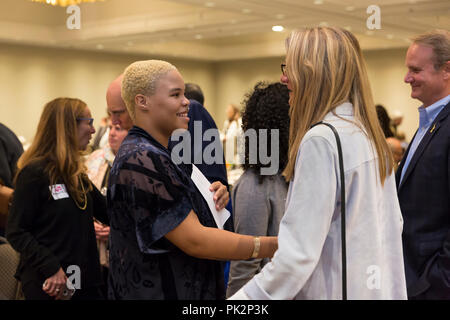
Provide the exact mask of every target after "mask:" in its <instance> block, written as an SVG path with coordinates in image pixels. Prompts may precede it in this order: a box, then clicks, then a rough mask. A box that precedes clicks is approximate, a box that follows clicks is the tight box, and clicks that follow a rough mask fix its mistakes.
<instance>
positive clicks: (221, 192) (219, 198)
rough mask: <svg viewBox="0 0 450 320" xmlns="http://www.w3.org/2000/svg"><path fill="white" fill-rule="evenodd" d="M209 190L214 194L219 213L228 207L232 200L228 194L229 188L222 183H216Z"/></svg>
mask: <svg viewBox="0 0 450 320" xmlns="http://www.w3.org/2000/svg"><path fill="white" fill-rule="evenodd" d="M209 190H210V191H212V192H214V198H213V199H214V203H215V204H216V209H217V210H218V211H220V210H222V209H223V208H225V207H226V205H227V203H228V200H230V194H229V193H228V190H227V187H226V186H224V185H223V184H222V183H221V182H220V181H215V182H213V183H212V184H211V186H210V187H209Z"/></svg>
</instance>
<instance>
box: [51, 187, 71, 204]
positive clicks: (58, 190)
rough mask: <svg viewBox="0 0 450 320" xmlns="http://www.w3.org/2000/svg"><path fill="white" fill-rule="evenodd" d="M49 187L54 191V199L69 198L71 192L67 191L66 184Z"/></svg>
mask: <svg viewBox="0 0 450 320" xmlns="http://www.w3.org/2000/svg"><path fill="white" fill-rule="evenodd" d="M48 188H49V189H50V192H51V193H52V197H53V199H55V200H59V199H64V198H69V194H68V193H67V190H66V186H65V185H64V184H54V185H52V186H49V187H48Z"/></svg>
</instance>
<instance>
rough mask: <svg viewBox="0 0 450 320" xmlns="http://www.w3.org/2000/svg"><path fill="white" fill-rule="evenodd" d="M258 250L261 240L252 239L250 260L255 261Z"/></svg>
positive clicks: (257, 238)
mask: <svg viewBox="0 0 450 320" xmlns="http://www.w3.org/2000/svg"><path fill="white" fill-rule="evenodd" d="M260 248H261V238H260V237H253V253H252V256H251V258H252V259H255V258H257V257H258V255H259V249H260Z"/></svg>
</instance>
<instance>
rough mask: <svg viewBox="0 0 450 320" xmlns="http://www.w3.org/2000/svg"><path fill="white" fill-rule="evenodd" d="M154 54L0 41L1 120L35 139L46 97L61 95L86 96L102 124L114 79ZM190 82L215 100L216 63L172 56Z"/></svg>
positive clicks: (86, 100)
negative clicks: (63, 48) (197, 85)
mask: <svg viewBox="0 0 450 320" xmlns="http://www.w3.org/2000/svg"><path fill="white" fill-rule="evenodd" d="M142 59H150V57H144V56H126V55H116V54H107V53H101V52H99V53H97V52H87V51H73V50H61V49H48V48H39V47H28V46H18V45H8V44H0V88H1V89H0V92H1V94H0V95H1V99H0V111H1V113H0V114H1V116H0V122H2V123H4V124H5V125H7V126H8V127H10V128H11V129H12V130H13V131H14V132H15V133H16V134H17V135H22V136H24V137H25V138H26V139H27V140H31V139H32V138H33V136H34V134H35V131H36V127H37V123H38V121H39V117H40V114H41V112H42V109H43V106H44V104H45V103H46V102H48V101H50V100H52V99H54V98H57V97H61V96H67V97H76V98H80V99H82V100H83V101H85V102H86V103H87V104H88V106H89V108H90V109H91V112H92V115H93V117H94V118H95V119H96V121H97V124H98V121H99V120H100V118H101V117H103V116H104V115H105V114H106V100H105V93H106V89H107V87H108V85H109V83H110V82H111V81H112V80H113V79H114V78H115V77H117V76H118V75H119V74H120V73H121V72H123V70H124V68H125V67H126V66H127V65H129V64H130V63H131V62H133V61H136V60H142ZM167 60H168V61H170V62H172V63H173V64H175V65H176V66H177V67H178V68H179V70H180V72H181V73H182V74H183V75H184V78H185V81H191V82H196V83H198V84H199V85H200V86H202V88H203V90H204V92H205V95H206V96H207V101H208V100H209V99H211V100H214V99H215V74H214V72H213V65H212V64H210V63H203V62H190V61H189V62H186V61H181V60H174V59H167Z"/></svg>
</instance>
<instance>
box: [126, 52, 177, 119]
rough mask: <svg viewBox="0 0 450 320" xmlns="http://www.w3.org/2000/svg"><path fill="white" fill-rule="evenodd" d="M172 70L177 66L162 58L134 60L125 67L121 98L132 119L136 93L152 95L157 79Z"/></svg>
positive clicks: (133, 117)
mask: <svg viewBox="0 0 450 320" xmlns="http://www.w3.org/2000/svg"><path fill="white" fill-rule="evenodd" d="M172 70H177V68H176V67H175V66H174V65H172V64H170V63H169V62H167V61H162V60H145V61H136V62H134V63H132V64H130V65H129V66H128V67H127V68H126V69H125V72H124V74H123V79H122V90H121V92H122V99H123V101H124V102H125V105H126V106H127V109H128V113H129V114H130V117H131V119H132V120H133V121H134V120H135V101H134V99H135V97H136V95H138V94H143V95H146V96H151V95H153V94H154V93H155V90H156V86H157V83H158V80H159V79H160V78H161V77H162V76H164V75H166V74H167V73H168V72H170V71H172Z"/></svg>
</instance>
